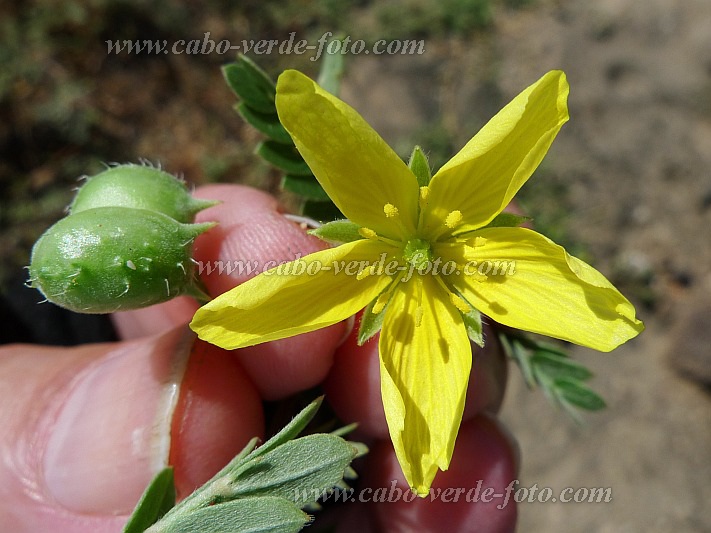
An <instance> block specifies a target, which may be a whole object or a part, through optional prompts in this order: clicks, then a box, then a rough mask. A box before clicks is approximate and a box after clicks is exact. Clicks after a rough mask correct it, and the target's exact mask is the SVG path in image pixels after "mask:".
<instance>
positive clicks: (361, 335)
mask: <svg viewBox="0 0 711 533" xmlns="http://www.w3.org/2000/svg"><path fill="white" fill-rule="evenodd" d="M385 290H387V289H385ZM376 301H377V299H375V300H373V301H372V302H370V303H369V304H368V305H367V306H366V307H365V309H364V310H363V315H362V316H361V318H360V326H359V327H358V346H362V345H363V344H365V343H366V342H367V341H368V340H370V339H372V338H373V337H374V336H375V334H376V333H377V332H378V331H380V329H381V328H382V327H383V320H384V319H385V310H386V309H387V307H388V305H387V304H385V307H383V309H382V310H381V311H380V313H373V306H374V305H375V302H376Z"/></svg>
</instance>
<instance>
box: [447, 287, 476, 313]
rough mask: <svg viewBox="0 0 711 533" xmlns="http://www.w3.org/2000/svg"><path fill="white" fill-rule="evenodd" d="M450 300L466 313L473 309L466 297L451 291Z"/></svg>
mask: <svg viewBox="0 0 711 533" xmlns="http://www.w3.org/2000/svg"><path fill="white" fill-rule="evenodd" d="M449 301H450V302H452V305H453V306H454V307H456V308H457V309H459V311H460V312H461V313H463V314H465V315H466V314H467V313H469V312H470V311H471V308H470V307H469V304H467V302H465V301H464V298H461V297H459V296H458V295H456V294H454V293H453V292H450V293H449Z"/></svg>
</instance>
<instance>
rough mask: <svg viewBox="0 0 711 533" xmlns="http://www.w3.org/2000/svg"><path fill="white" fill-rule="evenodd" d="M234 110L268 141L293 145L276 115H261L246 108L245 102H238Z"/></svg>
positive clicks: (259, 112) (248, 107)
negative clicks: (267, 138) (268, 139)
mask: <svg viewBox="0 0 711 533" xmlns="http://www.w3.org/2000/svg"><path fill="white" fill-rule="evenodd" d="M235 109H236V110H237V113H239V115H240V116H241V117H242V118H243V119H244V120H245V122H247V123H249V124H251V125H252V126H254V127H255V128H256V129H257V130H259V131H261V132H262V133H263V134H264V135H266V136H267V137H269V138H270V139H273V140H274V141H276V142H279V143H282V144H288V145H290V146H293V145H294V141H292V140H291V135H289V133H288V132H287V131H286V130H285V129H284V126H282V125H281V122H279V116H278V115H277V114H276V113H262V112H261V111H257V110H255V109H253V108H251V107H250V106H248V105H247V103H246V102H240V103H239V104H237V105H236V106H235Z"/></svg>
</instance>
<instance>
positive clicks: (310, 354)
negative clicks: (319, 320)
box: [233, 322, 346, 400]
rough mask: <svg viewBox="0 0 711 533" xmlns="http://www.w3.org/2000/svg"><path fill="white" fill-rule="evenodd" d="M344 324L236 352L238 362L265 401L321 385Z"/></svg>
mask: <svg viewBox="0 0 711 533" xmlns="http://www.w3.org/2000/svg"><path fill="white" fill-rule="evenodd" d="M345 328H346V324H345V323H344V322H340V323H338V324H334V325H332V326H329V327H327V328H323V329H320V330H317V331H312V332H310V333H304V334H302V335H297V336H296V337H291V338H288V339H282V340H278V341H273V342H267V343H264V344H260V345H257V346H250V347H248V348H242V349H240V350H236V351H235V352H233V353H234V355H235V357H236V358H237V359H238V360H239V361H240V363H241V364H242V366H243V367H244V369H245V370H246V372H247V373H248V374H249V376H250V378H251V379H252V381H253V382H254V384H255V385H256V387H257V390H258V391H259V393H260V395H261V396H262V397H263V398H264V399H265V400H279V399H281V398H284V397H286V396H289V395H291V394H294V393H296V392H299V391H303V390H307V389H310V388H311V387H314V386H316V385H318V384H319V383H321V382H322V381H323V380H324V379H325V378H326V375H327V374H328V371H329V370H330V368H331V365H332V364H333V353H334V350H335V349H336V346H337V345H338V343H339V341H340V340H341V339H342V337H343V332H344V330H345Z"/></svg>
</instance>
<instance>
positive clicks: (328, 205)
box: [301, 200, 343, 222]
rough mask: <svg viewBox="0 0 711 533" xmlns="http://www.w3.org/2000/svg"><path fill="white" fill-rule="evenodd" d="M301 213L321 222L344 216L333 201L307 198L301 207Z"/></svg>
mask: <svg viewBox="0 0 711 533" xmlns="http://www.w3.org/2000/svg"><path fill="white" fill-rule="evenodd" d="M301 214H302V215H304V216H307V217H309V218H313V219H314V220H318V221H319V222H331V221H333V220H338V219H339V218H343V213H341V211H340V210H339V209H338V208H337V207H336V206H335V205H334V203H333V202H331V201H328V202H319V201H316V200H306V201H305V202H304V205H303V206H302V208H301Z"/></svg>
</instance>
